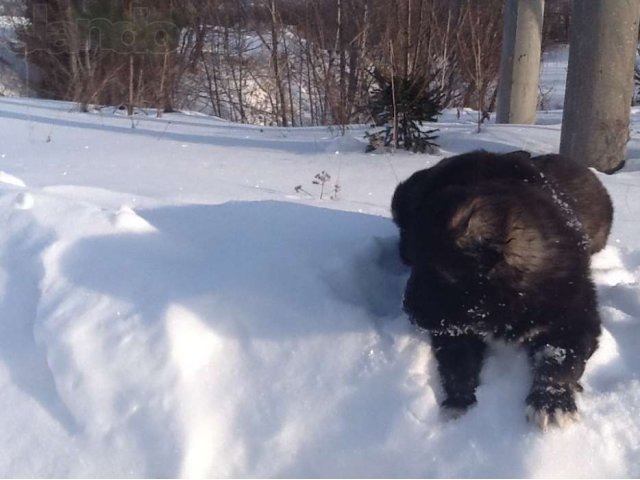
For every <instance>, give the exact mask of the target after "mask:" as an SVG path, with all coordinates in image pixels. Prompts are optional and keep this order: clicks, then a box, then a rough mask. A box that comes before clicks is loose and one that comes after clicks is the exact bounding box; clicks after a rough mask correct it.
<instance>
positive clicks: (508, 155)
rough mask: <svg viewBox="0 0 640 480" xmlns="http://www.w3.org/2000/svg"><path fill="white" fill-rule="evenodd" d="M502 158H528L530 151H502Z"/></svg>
mask: <svg viewBox="0 0 640 480" xmlns="http://www.w3.org/2000/svg"><path fill="white" fill-rule="evenodd" d="M502 158H504V159H508V160H529V159H530V158H531V153H529V152H527V151H525V150H516V151H515V152H509V153H503V154H502Z"/></svg>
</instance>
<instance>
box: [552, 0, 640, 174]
mask: <svg viewBox="0 0 640 480" xmlns="http://www.w3.org/2000/svg"><path fill="white" fill-rule="evenodd" d="M639 16H640V0H607V1H603V0H573V13H572V19H571V32H570V38H569V46H570V47H569V66H568V72H567V86H566V93H565V98H564V113H563V117H562V133H561V136H560V153H561V154H562V155H566V156H568V157H571V158H574V159H575V160H577V161H579V162H582V163H584V164H585V165H588V166H590V167H595V168H596V169H598V170H600V171H602V172H606V173H613V172H615V171H616V170H618V169H620V168H622V167H623V166H624V161H625V160H624V159H625V156H626V153H627V142H628V140H629V114H630V107H631V98H632V95H633V68H634V62H635V57H636V48H637V43H638V18H639Z"/></svg>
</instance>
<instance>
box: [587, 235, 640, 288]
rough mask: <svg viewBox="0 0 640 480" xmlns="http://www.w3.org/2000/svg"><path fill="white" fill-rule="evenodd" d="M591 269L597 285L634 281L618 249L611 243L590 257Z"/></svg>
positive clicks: (612, 284) (625, 283)
mask: <svg viewBox="0 0 640 480" xmlns="http://www.w3.org/2000/svg"><path fill="white" fill-rule="evenodd" d="M591 270H592V272H593V277H594V280H595V282H596V284H598V285H607V286H615V285H620V284H623V285H628V284H631V283H634V282H635V281H636V279H635V276H634V274H633V273H632V272H630V271H629V270H628V269H627V267H626V266H625V264H624V261H623V259H622V255H621V253H620V250H619V249H618V248H616V247H613V246H611V245H609V246H607V247H606V248H605V249H604V250H602V251H601V252H598V253H596V254H595V255H594V256H593V257H591Z"/></svg>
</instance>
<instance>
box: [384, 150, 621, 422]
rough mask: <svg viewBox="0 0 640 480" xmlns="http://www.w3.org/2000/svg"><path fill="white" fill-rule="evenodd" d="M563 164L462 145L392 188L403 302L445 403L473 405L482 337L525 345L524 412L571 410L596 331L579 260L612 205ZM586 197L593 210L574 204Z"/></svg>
mask: <svg viewBox="0 0 640 480" xmlns="http://www.w3.org/2000/svg"><path fill="white" fill-rule="evenodd" d="M564 160H565V159H562V158H560V157H558V156H557V155H555V156H544V157H539V158H533V159H532V158H531V157H530V155H529V154H528V153H527V152H513V153H511V154H506V155H497V154H492V153H487V152H483V151H478V152H471V153H468V154H464V155H459V156H456V157H450V158H446V159H444V160H442V161H441V162H440V163H438V164H437V165H436V166H434V167H432V168H429V169H426V170H422V171H419V172H416V173H415V174H414V175H412V176H411V177H410V178H409V179H408V180H407V181H406V182H403V183H401V184H400V185H399V186H398V188H397V190H396V192H395V194H394V198H393V201H392V212H393V218H394V220H395V222H396V223H397V225H398V227H399V228H400V232H401V233H400V253H401V256H402V257H403V259H404V260H405V262H407V263H408V264H409V265H411V267H412V271H411V276H410V278H409V281H408V283H407V287H406V292H405V299H404V308H405V310H406V311H407V313H408V314H409V315H410V317H411V319H412V321H414V322H415V323H416V324H417V325H419V326H420V327H422V328H425V329H427V330H428V331H429V332H430V334H431V338H432V345H433V348H434V352H435V355H436V358H437V360H438V366H439V371H440V374H441V379H442V384H443V387H444V392H445V395H446V398H445V400H444V402H443V406H445V407H453V408H456V409H466V408H468V407H469V406H470V405H472V404H473V403H475V401H476V398H475V389H476V387H477V385H478V381H479V374H480V369H481V366H482V360H483V355H484V352H485V348H486V346H485V341H486V339H487V337H488V336H492V337H497V338H502V339H504V340H507V341H512V342H519V343H521V344H523V345H524V346H525V347H526V348H527V349H528V352H529V356H530V358H531V364H532V368H533V373H534V379H533V385H532V387H531V391H530V393H529V395H528V397H527V400H526V402H527V404H528V406H529V407H531V408H532V409H533V410H534V411H535V412H538V413H543V414H546V415H549V416H550V418H552V419H553V418H554V415H557V414H558V413H566V414H572V413H574V412H575V411H576V404H575V392H576V391H579V389H580V387H579V383H578V380H579V379H580V376H581V375H582V373H583V371H584V367H585V364H586V361H587V359H588V358H589V357H590V356H591V355H592V353H593V352H594V351H595V349H596V347H597V338H598V335H599V334H600V318H599V315H598V310H597V302H596V294H595V288H594V285H593V282H592V280H591V277H590V272H589V256H590V252H592V251H596V250H599V249H600V248H602V247H603V246H604V244H605V243H606V237H607V234H608V232H609V228H610V224H611V217H612V214H611V211H612V209H611V202H610V200H609V197H608V195H607V194H606V190H605V189H604V187H602V186H601V185H600V183H599V181H598V180H597V177H595V175H593V173H592V172H590V171H589V170H588V169H586V168H584V167H581V166H580V165H578V164H570V165H568V166H566V165H559V163H560V162H563V161H564ZM585 172H586V173H585ZM570 174H573V175H578V176H582V177H583V179H582V180H583V183H582V184H581V183H580V182H578V181H575V182H571V181H569V182H567V179H568V176H569V175H570ZM585 178H586V179H587V180H585ZM569 180H571V179H569ZM589 182H592V183H591V185H589V188H583V184H587V183H589ZM593 182H595V183H597V188H596V187H595V186H594V185H595V184H594V183H593ZM590 192H591V193H593V195H594V196H595V197H594V198H595V200H594V201H595V203H598V205H597V206H595V208H594V205H593V202H592V203H591V204H590V205H589V208H584V207H583V204H582V202H585V201H586V200H587V199H588V195H589V193H590ZM581 209H582V210H581ZM556 420H558V419H557V418H556ZM558 421H559V420H558Z"/></svg>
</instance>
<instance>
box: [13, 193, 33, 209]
mask: <svg viewBox="0 0 640 480" xmlns="http://www.w3.org/2000/svg"><path fill="white" fill-rule="evenodd" d="M34 203H35V200H34V198H33V195H31V194H30V193H28V192H22V193H19V194H18V195H16V198H14V199H13V206H14V208H16V209H17V210H31V209H32V208H33V205H34Z"/></svg>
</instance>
